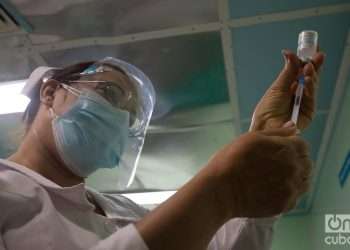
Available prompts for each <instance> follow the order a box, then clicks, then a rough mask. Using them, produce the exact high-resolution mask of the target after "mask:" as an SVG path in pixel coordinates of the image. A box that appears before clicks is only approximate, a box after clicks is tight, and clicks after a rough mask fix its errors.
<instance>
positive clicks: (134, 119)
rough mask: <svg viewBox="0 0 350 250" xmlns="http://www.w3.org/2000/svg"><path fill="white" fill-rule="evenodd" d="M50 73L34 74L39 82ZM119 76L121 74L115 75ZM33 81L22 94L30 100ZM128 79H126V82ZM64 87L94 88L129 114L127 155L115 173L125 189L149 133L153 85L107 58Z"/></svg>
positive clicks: (124, 64) (125, 65)
mask: <svg viewBox="0 0 350 250" xmlns="http://www.w3.org/2000/svg"><path fill="white" fill-rule="evenodd" d="M52 70H56V69H52ZM116 70H117V71H119V73H120V72H121V73H122V74H123V76H122V77H124V76H125V77H124V78H123V79H118V77H113V74H112V72H113V71H116ZM49 71H50V69H49V68H46V70H43V69H42V70H41V71H40V70H39V71H37V72H36V73H35V74H34V72H33V74H32V75H33V76H36V77H35V79H36V81H39V80H38V79H40V78H42V77H43V76H46V75H49V74H48V73H49ZM38 72H39V73H38ZM108 72H111V73H108ZM44 74H45V75H44ZM39 75H41V77H39ZM116 75H118V74H115V75H114V76H116ZM120 75H121V74H119V76H120ZM48 78H50V77H48ZM31 79H32V80H31ZM33 79H34V78H32V77H30V78H29V81H28V82H27V85H26V87H25V89H24V91H23V92H24V94H26V95H27V96H29V97H30V94H29V93H32V92H33V88H34V86H35V85H37V84H36V83H34V82H33ZM125 79H127V80H126V81H125ZM34 81H35V80H34ZM62 84H69V85H68V86H67V85H66V86H67V87H68V88H69V86H73V85H74V86H75V87H76V85H78V86H79V85H81V86H82V88H89V87H91V88H92V90H94V91H96V92H97V93H98V94H100V95H101V96H102V97H104V98H105V99H106V100H107V101H108V102H109V103H110V104H112V105H113V106H114V107H115V108H118V109H122V110H126V111H128V112H129V113H130V122H129V130H128V140H127V145H125V150H124V153H123V154H122V155H121V157H120V160H119V164H118V167H117V168H115V171H117V180H116V181H117V183H116V185H117V188H118V189H125V188H126V187H128V186H130V185H131V183H132V181H133V180H134V177H135V173H136V169H137V165H138V161H139V158H140V155H141V151H142V148H143V145H144V140H145V135H146V130H147V128H148V125H149V123H150V120H151V116H152V112H153V108H154V105H155V92H154V89H153V85H152V82H151V81H150V79H149V78H148V77H147V76H146V75H145V74H144V73H143V72H142V71H141V70H140V69H138V68H136V67H135V66H133V65H131V64H129V63H127V62H124V61H122V60H119V59H116V58H112V57H107V58H104V59H102V60H100V61H97V62H95V63H94V64H92V65H90V66H89V67H88V68H86V69H85V70H83V71H82V72H81V73H77V74H74V75H72V77H71V78H70V79H68V80H67V81H66V82H65V83H62ZM75 84H76V85H75ZM72 90H74V88H72ZM106 141H108V138H106Z"/></svg>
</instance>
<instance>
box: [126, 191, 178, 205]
mask: <svg viewBox="0 0 350 250" xmlns="http://www.w3.org/2000/svg"><path fill="white" fill-rule="evenodd" d="M175 193H176V191H160V192H145V193H127V194H122V195H123V196H125V197H126V198H128V199H130V200H132V201H133V202H135V203H137V204H139V205H158V204H160V203H162V202H164V201H166V200H167V199H169V198H170V196H172V195H173V194H175Z"/></svg>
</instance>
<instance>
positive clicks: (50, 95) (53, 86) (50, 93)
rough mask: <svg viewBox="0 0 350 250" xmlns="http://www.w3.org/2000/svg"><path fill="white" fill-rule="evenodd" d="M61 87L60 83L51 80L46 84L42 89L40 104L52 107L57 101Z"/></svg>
mask: <svg viewBox="0 0 350 250" xmlns="http://www.w3.org/2000/svg"><path fill="white" fill-rule="evenodd" d="M59 87H60V85H59V82H57V81H56V80H53V79H50V80H48V81H46V82H44V83H43V84H42V85H41V87H40V102H41V103H43V104H45V105H47V106H49V107H52V105H53V101H54V99H55V92H56V90H57V89H58V88H59Z"/></svg>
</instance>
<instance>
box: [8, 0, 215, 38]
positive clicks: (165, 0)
mask: <svg viewBox="0 0 350 250" xmlns="http://www.w3.org/2000/svg"><path fill="white" fill-rule="evenodd" d="M12 2H13V3H14V4H15V6H16V7H17V8H18V10H19V11H20V12H21V13H22V14H24V16H25V17H26V19H27V20H28V21H29V23H31V25H33V27H34V32H33V33H32V34H31V37H32V38H33V41H34V42H35V43H45V42H49V41H57V40H62V39H77V38H82V37H91V36H94V37H98V36H113V35H123V34H130V33H137V32H144V31H150V30H159V29H165V28H172V27H175V26H184V25H193V24H201V23H207V22H213V21H217V20H218V14H217V3H216V1H212V0H193V1H187V0H177V1H173V0H147V1H144V0H128V1H115V0H78V1H72V0H64V1H45V0H39V1H37V0H35V1H33V0H13V1H12ZM179 17H181V18H179Z"/></svg>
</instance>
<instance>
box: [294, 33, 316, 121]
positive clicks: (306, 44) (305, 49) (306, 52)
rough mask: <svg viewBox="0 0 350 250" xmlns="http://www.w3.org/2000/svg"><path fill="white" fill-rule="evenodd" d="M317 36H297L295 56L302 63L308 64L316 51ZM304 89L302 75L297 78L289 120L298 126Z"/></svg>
mask: <svg viewBox="0 0 350 250" xmlns="http://www.w3.org/2000/svg"><path fill="white" fill-rule="evenodd" d="M317 42H318V34H317V32H316V31H311V30H308V31H302V32H301V33H300V34H299V39H298V50H297V56H298V57H299V58H300V60H302V61H303V62H305V63H306V62H309V61H310V60H311V59H312V57H313V56H314V54H315V53H316V51H317ZM304 87H305V78H304V75H301V76H299V78H298V87H297V90H296V92H295V99H294V106H293V112H292V118H291V120H292V121H293V122H294V124H296V125H297V124H298V117H299V112H300V106H301V101H302V98H303V93H304Z"/></svg>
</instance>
